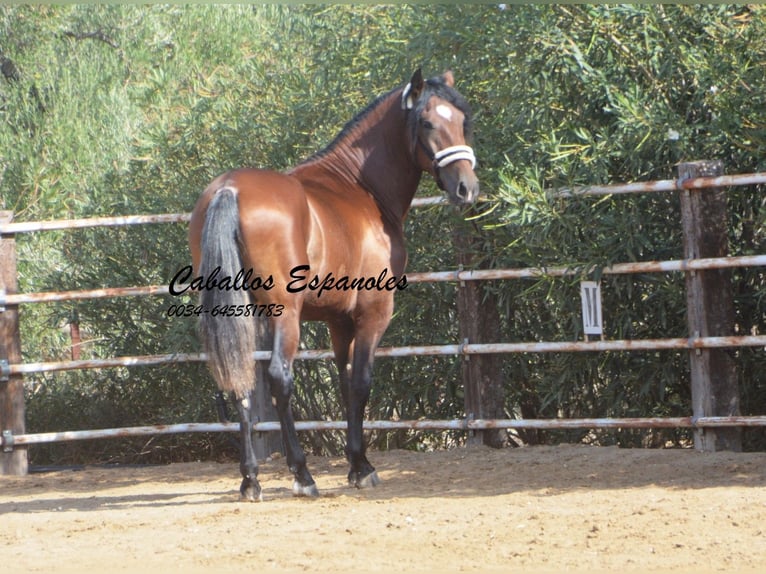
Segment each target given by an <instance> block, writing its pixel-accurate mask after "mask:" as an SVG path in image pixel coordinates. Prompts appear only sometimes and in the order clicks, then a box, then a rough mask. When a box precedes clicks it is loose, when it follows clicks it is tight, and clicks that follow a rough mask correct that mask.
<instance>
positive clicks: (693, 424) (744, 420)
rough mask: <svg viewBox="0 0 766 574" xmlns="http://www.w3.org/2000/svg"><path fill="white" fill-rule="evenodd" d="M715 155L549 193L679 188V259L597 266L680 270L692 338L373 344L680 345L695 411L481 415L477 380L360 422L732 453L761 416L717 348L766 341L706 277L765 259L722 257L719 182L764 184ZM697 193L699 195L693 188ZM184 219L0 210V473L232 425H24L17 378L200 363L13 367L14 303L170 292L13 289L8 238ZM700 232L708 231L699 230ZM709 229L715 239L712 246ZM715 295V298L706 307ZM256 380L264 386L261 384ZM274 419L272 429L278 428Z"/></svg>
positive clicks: (422, 278) (481, 350)
mask: <svg viewBox="0 0 766 574" xmlns="http://www.w3.org/2000/svg"><path fill="white" fill-rule="evenodd" d="M721 171H722V166H721V163H720V162H694V163H688V164H682V165H680V166H679V170H678V174H679V177H678V179H676V180H662V181H656V182H647V183H632V184H625V185H613V186H592V187H586V188H578V189H570V190H558V191H556V192H554V193H555V195H558V196H562V197H564V196H572V195H606V194H615V195H616V194H627V193H648V192H662V191H665V192H668V191H675V192H679V193H680V199H681V213H682V225H683V231H684V259H682V260H677V261H647V262H634V263H622V264H615V265H612V266H611V267H607V268H605V269H603V270H601V273H602V274H626V273H647V272H683V273H684V274H685V276H686V289H687V315H688V323H689V337H688V338H675V339H652V340H607V341H604V340H601V341H598V340H596V341H587V340H586V341H576V342H532V343H489V344H487V343H484V344H479V343H471V342H470V341H463V342H461V343H458V344H453V345H433V346H417V347H414V346H410V347H395V348H380V349H378V350H377V352H376V356H388V357H402V356H413V355H439V354H441V355H463V356H465V357H468V356H471V355H476V356H485V355H488V354H494V353H545V352H606V351H624V350H628V351H635V350H649V349H686V350H688V352H689V360H690V369H691V381H692V414H691V416H689V417H680V418H678V417H676V418H626V419H614V418H612V419H603V418H598V419H576V420H571V419H570V420H566V419H554V420H529V419H527V420H524V419H522V420H505V419H503V420H497V419H491V420H488V419H486V418H485V417H484V416H483V413H482V407H481V404H480V402H479V401H477V399H476V397H479V396H481V389H480V388H478V385H479V384H480V383H479V381H480V379H481V378H480V377H478V378H473V379H468V380H464V381H463V383H464V385H465V386H466V392H465V396H466V404H465V412H466V413H469V414H468V416H466V418H465V419H462V420H451V421H367V422H366V423H365V426H366V428H375V429H383V430H386V429H399V428H410V429H459V430H465V431H469V432H471V433H474V434H478V435H480V433H481V432H482V431H483V430H485V429H497V428H506V429H510V428H513V429H521V428H532V429H564V428H663V427H664V428H667V427H674V428H678V427H681V428H692V429H694V438H695V448H697V449H699V450H705V451H713V450H721V449H723V450H728V449H731V450H738V449H739V448H741V447H740V443H739V427H744V426H766V416H755V417H743V416H740V415H739V389H738V386H737V380H736V365H735V364H734V363H733V360H732V359H731V357H730V355H729V354H728V353H726V352H724V349H727V348H731V347H742V346H750V347H766V336H759V335H751V336H732V333H731V332H726V330H725V328H724V329H723V331H722V325H725V321H722V320H721V317H722V315H724V314H726V313H729V306H730V305H731V290H730V289H727V288H726V286H725V285H721V283H720V275H718V274H711V273H707V271H709V270H712V269H721V268H728V267H735V266H764V265H766V255H755V256H746V257H729V256H728V253H727V247H726V242H725V238H726V225H727V216H726V204H725V191H724V190H723V189H722V188H723V187H729V186H737V185H757V184H763V183H766V173H756V174H744V175H731V176H723V175H721ZM699 190H707V191H705V192H704V193H699ZM435 203H442V200H441V198H425V199H416V200H415V202H414V203H413V205H414V206H418V205H432V204H435ZM188 219H189V215H188V214H168V215H148V216H127V217H102V218H92V219H79V220H59V221H46V222H28V223H14V222H12V213H10V212H0V431H1V432H2V450H3V452H2V453H0V474H26V472H27V451H26V448H27V447H28V446H29V445H32V444H40V443H43V442H55V441H67V440H84V439H93V438H106V437H115V436H134V435H146V434H167V433H177V432H232V431H235V430H237V427H236V425H233V424H230V423H186V424H177V425H158V426H147V427H132V428H123V429H100V430H83V431H62V432H56V433H38V434H26V432H25V421H24V388H23V375H24V374H31V373H37V372H52V371H62V370H72V369H92V368H98V369H102V368H111V367H121V366H138V365H157V364H164V363H173V362H186V361H204V360H205V356H204V354H201V353H198V354H183V355H181V354H168V355H154V356H139V357H117V358H111V359H98V360H87V361H81V360H71V361H59V362H45V363H26V364H24V363H22V362H21V341H20V336H19V325H18V306H19V305H22V304H33V303H41V302H52V301H68V300H78V299H96V298H104V297H123V296H152V295H160V294H163V295H164V294H167V292H168V286H167V285H154V286H142V287H123V288H110V289H96V290H86V291H64V292H55V293H27V294H20V293H18V292H17V277H16V246H15V235H16V234H18V233H28V232H37V231H46V230H62V229H77V228H84V227H96V226H123V225H138V224H150V223H184V222H187V221H188ZM700 230H705V232H706V237H705V238H703V237H702V236H701V233H700ZM710 236H713V237H717V238H719V239H718V240H715V241H712V242H711V241H710ZM574 273H575V272H574V271H573V270H571V269H569V268H564V267H561V268H549V269H491V270H468V269H466V270H462V269H458V270H453V271H439V272H430V273H429V272H425V273H408V274H407V280H408V283H418V282H435V281H455V282H460V283H464V282H474V281H480V280H488V279H519V278H529V277H539V276H565V275H572V274H574ZM713 298H714V299H715V304H713ZM269 357H270V352H266V351H260V352H256V353H255V355H254V359H258V360H266V359H268V358H269ZM330 357H332V353H331V352H330V351H327V350H309V351H300V352H299V354H298V356H297V358H298V359H326V358H330ZM262 387H265V385H262ZM275 425H276V426H275ZM344 425H345V423H344V422H342V421H337V422H328V421H313V422H312V421H304V422H301V423H299V429H301V430H311V429H341V428H345V426H344ZM254 428H255V430H259V431H272V430H276V429H278V423H274V422H268V421H265V422H260V423H257V424H256V425H255V427H254Z"/></svg>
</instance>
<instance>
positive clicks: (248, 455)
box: [237, 393, 263, 502]
mask: <svg viewBox="0 0 766 574" xmlns="http://www.w3.org/2000/svg"><path fill="white" fill-rule="evenodd" d="M252 407H253V401H252V393H248V396H247V397H245V398H243V399H239V400H237V411H238V412H239V432H240V437H241V440H240V447H239V471H240V472H241V473H242V484H241V486H240V487H239V494H240V499H241V500H244V501H249V502H261V501H262V500H263V493H262V491H261V485H260V483H259V482H258V460H257V459H256V457H255V448H254V447H253V414H252Z"/></svg>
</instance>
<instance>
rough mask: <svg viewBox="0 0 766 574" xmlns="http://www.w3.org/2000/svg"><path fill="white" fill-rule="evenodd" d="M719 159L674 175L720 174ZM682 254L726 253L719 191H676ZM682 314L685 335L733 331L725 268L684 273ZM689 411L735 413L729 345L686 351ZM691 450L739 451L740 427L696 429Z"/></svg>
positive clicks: (723, 195) (683, 177)
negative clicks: (726, 346) (686, 332)
mask: <svg viewBox="0 0 766 574" xmlns="http://www.w3.org/2000/svg"><path fill="white" fill-rule="evenodd" d="M722 173H723V163H722V162H720V161H696V162H690V163H682V164H679V165H678V179H679V181H681V182H683V181H684V180H688V179H694V178H697V177H714V176H719V175H722ZM680 196H681V220H682V227H683V237H684V258H685V259H698V258H701V257H726V256H727V255H728V251H729V249H728V226H729V217H728V210H727V207H726V192H725V191H724V190H722V189H708V190H688V189H684V190H682V191H681V192H680ZM686 310H687V311H686V312H687V323H688V326H689V336H690V337H692V338H695V337H729V336H732V335H734V300H733V295H732V285H731V273H730V271H729V270H728V269H710V270H705V271H688V272H687V273H686ZM689 360H690V374H691V391H692V414H693V416H694V417H703V416H736V415H739V414H740V410H739V388H738V385H737V367H736V364H735V362H734V359H733V357H732V355H731V351H729V350H727V349H694V350H690V351H689ZM694 448H695V449H697V450H701V451H710V452H713V451H718V450H733V451H740V450H742V431H741V429H740V428H736V427H731V428H706V429H696V430H695V431H694Z"/></svg>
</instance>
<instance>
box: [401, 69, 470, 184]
mask: <svg viewBox="0 0 766 574" xmlns="http://www.w3.org/2000/svg"><path fill="white" fill-rule="evenodd" d="M414 107H415V101H414V100H413V99H412V85H411V84H407V85H406V86H404V90H402V109H403V110H411V109H412V108H414ZM420 145H421V146H422V147H424V148H425V145H423V143H422V142H421V143H420ZM426 153H428V154H429V155H430V150H428V149H426ZM432 159H433V161H434V163H435V164H436V165H437V166H439V167H444V166H447V165H449V164H451V163H453V162H456V161H458V160H461V159H465V160H468V161H470V162H471V169H474V168H475V167H476V155H474V153H473V149H472V148H471V146H467V145H453V146H450V147H448V148H445V149H443V150H441V151H438V152H436V153H435V154H433V158H432Z"/></svg>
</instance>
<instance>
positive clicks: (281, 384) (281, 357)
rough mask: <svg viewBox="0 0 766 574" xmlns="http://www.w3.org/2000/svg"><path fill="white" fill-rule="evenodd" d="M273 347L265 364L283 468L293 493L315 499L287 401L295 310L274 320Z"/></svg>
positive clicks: (296, 329)
mask: <svg viewBox="0 0 766 574" xmlns="http://www.w3.org/2000/svg"><path fill="white" fill-rule="evenodd" d="M272 327H273V332H274V348H273V351H272V354H271V363H270V364H269V375H270V377H271V394H272V396H273V397H274V399H275V400H276V403H277V414H278V415H279V422H280V425H281V427H282V440H283V441H284V444H285V450H286V451H287V466H288V468H289V469H290V472H292V473H293V476H294V477H295V482H294V483H293V494H295V495H296V496H312V497H313V496H319V491H318V490H317V487H316V483H315V482H314V479H313V477H312V476H311V473H310V472H309V470H308V468H307V466H306V454H305V453H304V452H303V448H302V447H301V445H300V442H299V441H298V433H297V432H296V430H295V419H294V418H293V410H292V407H291V405H290V398H291V396H292V394H293V390H294V388H295V383H294V382H293V375H292V364H293V357H294V356H295V353H296V351H297V350H298V337H299V329H300V327H299V321H298V312H297V310H290V309H285V311H284V314H283V315H282V316H280V317H279V320H278V321H274V323H272Z"/></svg>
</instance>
